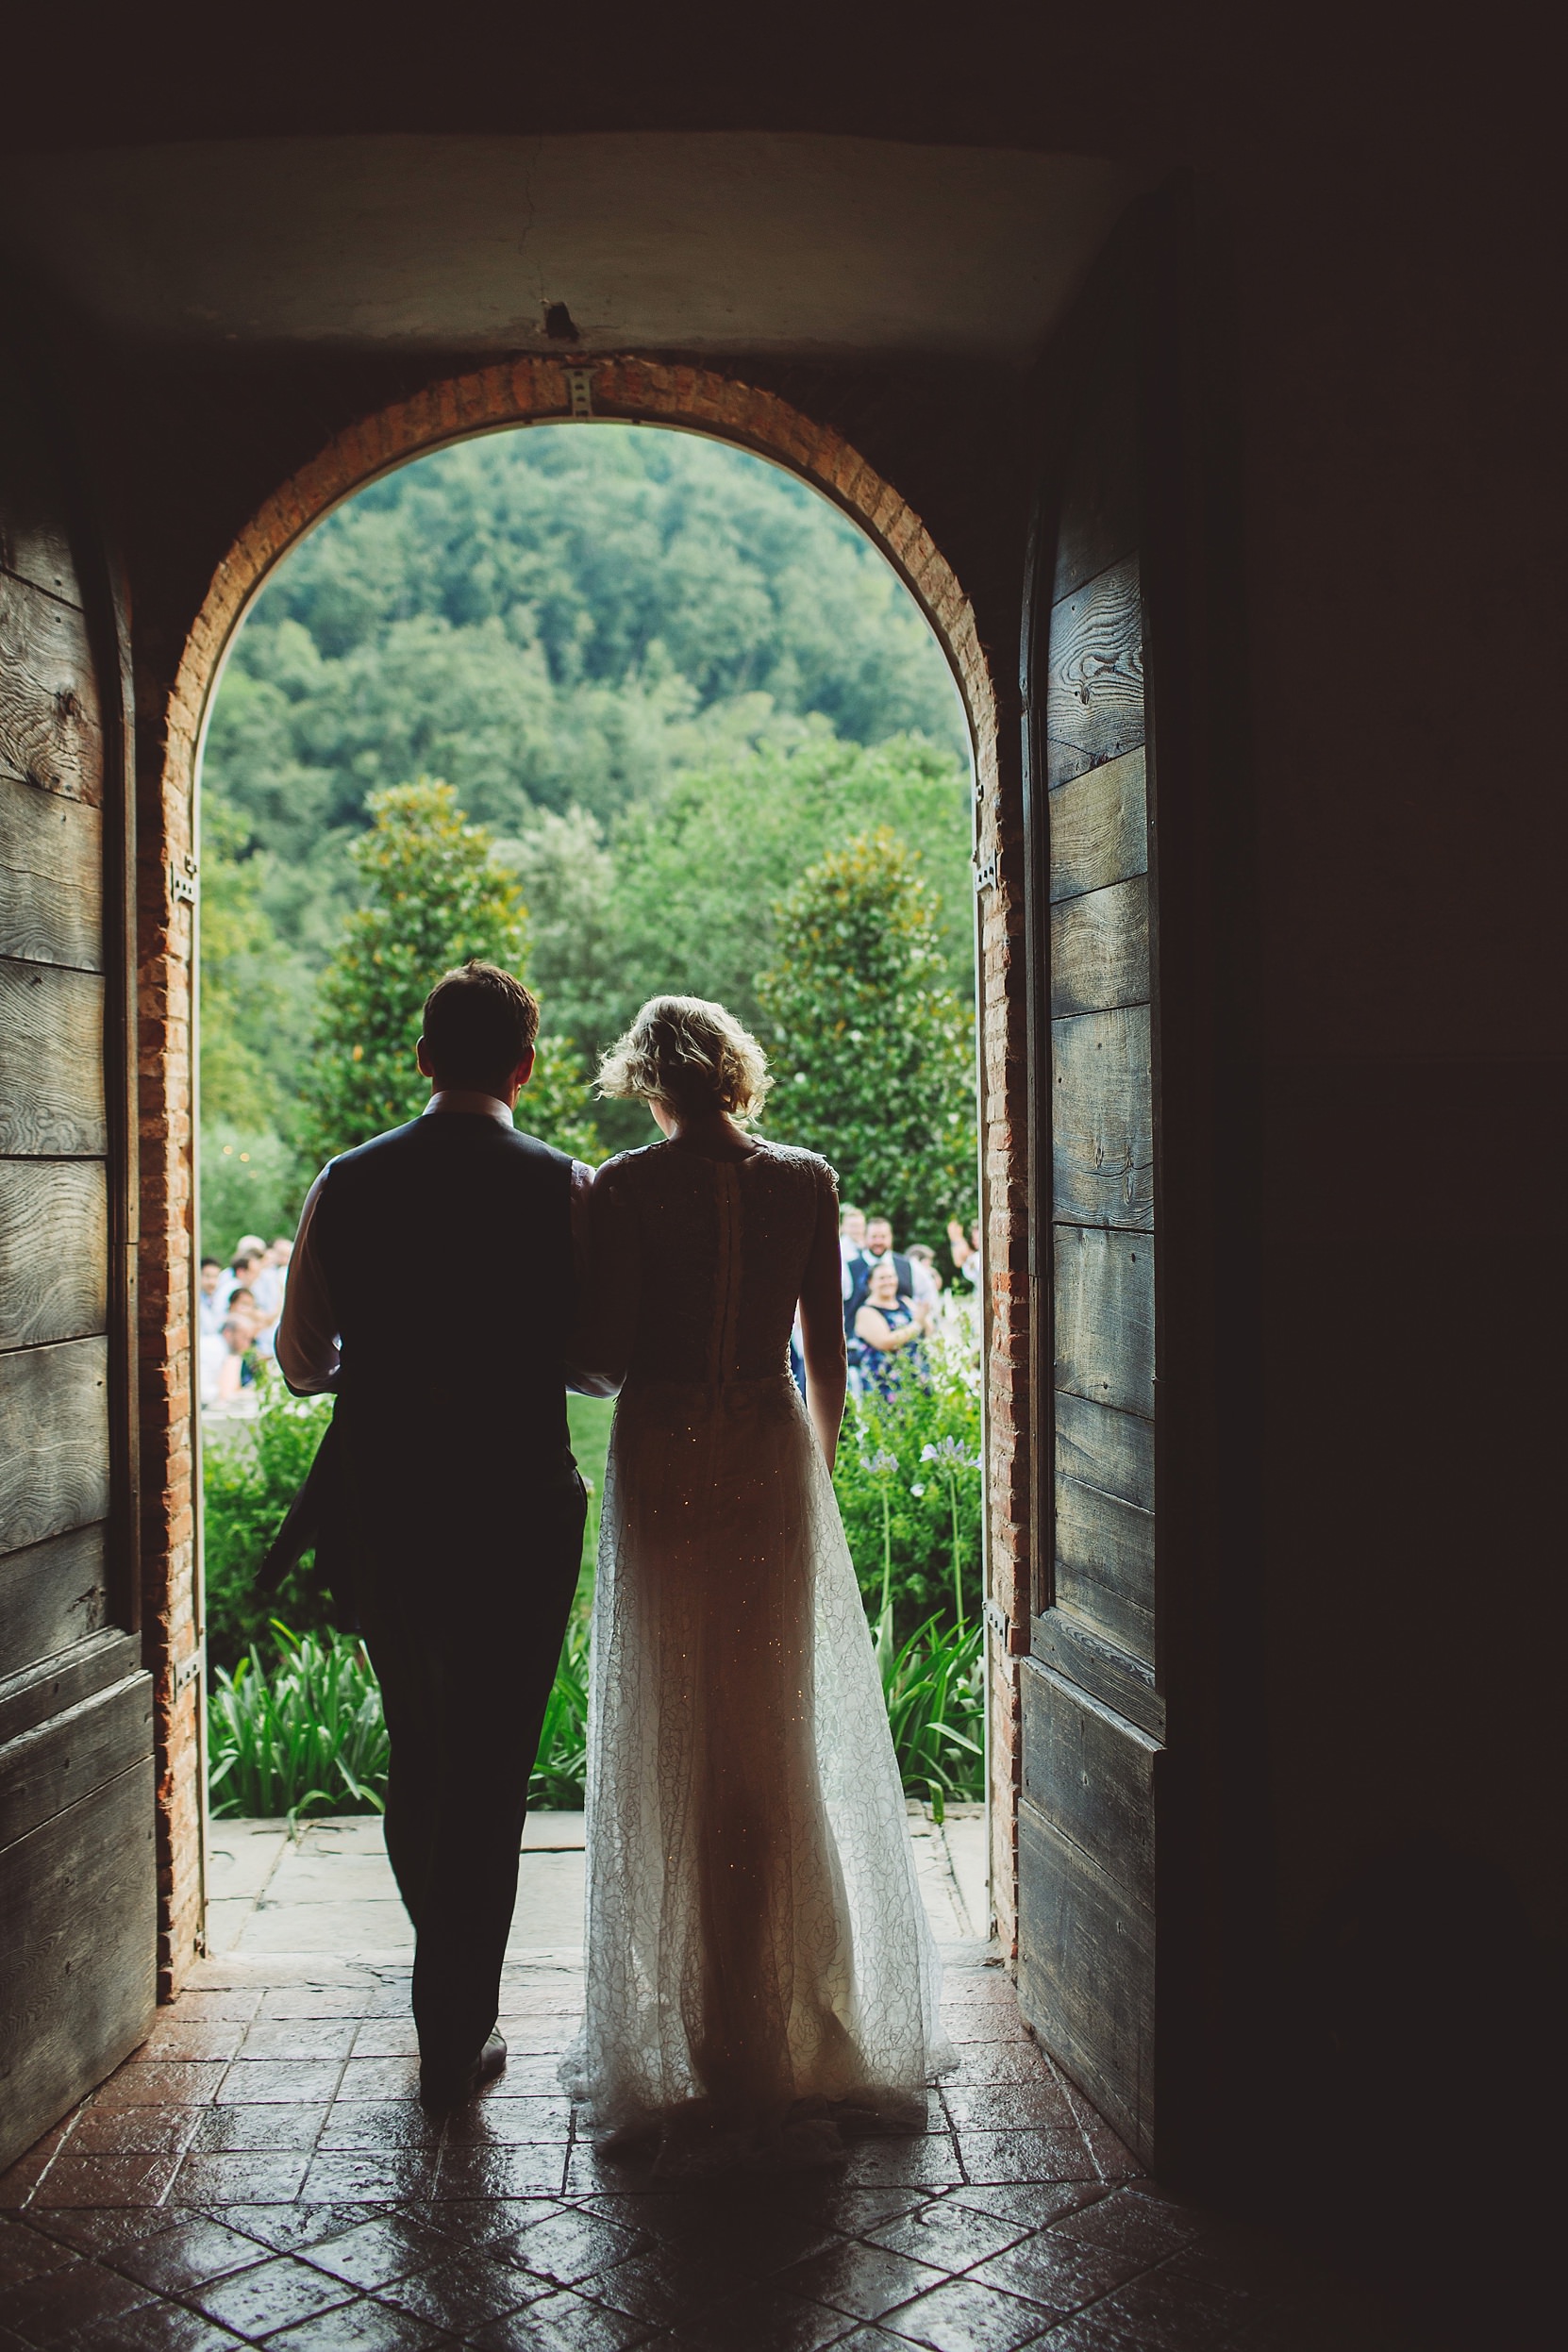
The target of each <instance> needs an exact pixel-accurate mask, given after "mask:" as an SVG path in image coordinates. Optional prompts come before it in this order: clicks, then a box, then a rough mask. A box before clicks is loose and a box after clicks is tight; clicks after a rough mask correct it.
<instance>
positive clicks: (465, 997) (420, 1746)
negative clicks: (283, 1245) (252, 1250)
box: [277, 962, 592, 2108]
mask: <svg viewBox="0 0 1568 2352" xmlns="http://www.w3.org/2000/svg"><path fill="white" fill-rule="evenodd" d="M538 1032H539V1006H538V1003H537V1002H536V1000H535V998H534V997H533V996H532V995H531V994H530V993H529V992H528V990H527V989H525V987H524V986H523V984H522V982H521V981H519V980H515V979H513V978H512V977H511V976H510V974H509V973H506V972H502V971H500V970H498V969H497V968H496V966H495V965H493V964H488V963H478V962H470V963H467V964H464V965H463V967H462V969H461V970H460V971H457V972H449V973H447V975H446V976H445V977H444V978H443V979H442V980H441V981H439V982H438V983H437V985H436V987H435V988H434V989H432V990H431V992H430V994H429V996H428V997H427V998H426V1000H425V1019H424V1034H423V1035H422V1037H421V1038H420V1041H419V1047H418V1058H419V1067H420V1070H421V1071H422V1073H423V1074H424V1076H425V1077H427V1078H428V1079H429V1081H430V1099H429V1101H428V1103H427V1104H426V1105H425V1109H424V1112H423V1114H422V1115H421V1116H420V1117H419V1118H417V1119H412V1120H410V1121H409V1124H408V1126H401V1127H394V1128H392V1131H391V1132H390V1133H389V1134H386V1135H378V1136H376V1137H375V1139H374V1140H373V1141H372V1142H370V1143H362V1144H361V1145H360V1146H359V1150H358V1151H351V1152H345V1153H344V1154H343V1155H342V1158H341V1159H334V1160H332V1161H330V1162H329V1164H328V1165H327V1166H326V1167H325V1169H324V1170H323V1172H322V1174H321V1175H320V1176H318V1177H317V1178H316V1181H315V1183H314V1184H313V1185H312V1186H311V1188H310V1191H309V1195H308V1197H307V1199H306V1203H305V1209H304V1213H303V1214H302V1216H301V1218H300V1226H299V1236H298V1240H297V1242H296V1243H295V1248H294V1256H293V1261H292V1266H291V1268H290V1272H289V1288H288V1293H287V1297H286V1300H285V1304H284V1310H283V1318H282V1322H281V1324H280V1326H279V1327H278V1334H277V1360H278V1363H279V1365H280V1367H281V1369H282V1372H283V1376H284V1378H285V1379H286V1380H287V1381H288V1383H289V1386H290V1388H291V1389H292V1390H293V1391H294V1392H295V1393H296V1394H306V1395H309V1394H315V1393H319V1392H321V1391H323V1390H326V1389H330V1390H332V1391H333V1392H334V1393H335V1394H336V1397H337V1408H336V1411H335V1414H334V1426H333V1436H334V1451H335V1456H336V1461H337V1472H336V1476H337V1477H338V1478H339V1479H341V1482H342V1483H341V1492H340V1493H338V1494H337V1495H336V1496H335V1497H334V1499H333V1508H332V1519H333V1523H334V1526H335V1528H336V1529H337V1531H338V1540H339V1542H340V1543H342V1546H343V1548H344V1549H345V1550H346V1551H347V1553H348V1554H349V1562H348V1564H349V1567H350V1571H351V1575H352V1580H353V1585H354V1592H355V1597H356V1600H357V1603H358V1606H359V1620H360V1624H361V1626H362V1627H363V1631H364V1636H365V1643H366V1646H367V1647H368V1649H369V1651H370V1656H371V1662H372V1664H373V1665H374V1666H375V1672H376V1676H377V1677H378V1679H379V1681H380V1685H381V1696H382V1703H383V1705H384V1707H385V1710H386V1718H387V1727H388V1730H389V1732H390V1734H391V1740H392V1760H391V1771H390V1777H389V1781H388V1789H387V1813H386V1839H387V1852H388V1855H389V1857H390V1858H391V1860H392V1869H393V1871H394V1872H395V1874H396V1877H397V1884H398V1891H399V1893H401V1895H402V1897H403V1900H404V1903H405V1905H406V1906H407V1908H408V1911H409V1917H410V1919H411V1920H412V1921H413V1924H414V1930H415V1939H416V1943H415V1958H414V1980H413V2007H414V2020H415V2023H416V2025H417V2027H418V2029H419V2055H420V2095H421V2097H422V2098H423V2099H424V2100H425V2103H426V2105H428V2106H431V2107H437V2108H443V2107H449V2106H454V2105H456V2104H457V2103H458V2102H459V2101H460V2100H462V2099H465V2098H467V2097H468V2096H470V2095H471V2093H473V2092H475V2091H476V2090H477V2089H478V2088H479V2086H480V2084H481V2083H484V2082H488V2081H490V2080H491V2079H492V2077H494V2076H496V2075H498V2074H499V2073H500V2071H501V2069H502V2067H503V2066H504V2065H505V2064H506V2044H505V2043H504V2042H503V2041H502V2039H501V2037H500V2035H499V2034H498V2033H496V2032H495V2031H494V2027H495V2020H496V2015H497V2011H498V2009H499V2002H500V1981H501V1966H502V1961H503V1960H504V1958H505V1955H506V1948H507V1936H508V1932H509V1927H510V1925H511V1914H512V1906H513V1903H514V1902H515V1900H516V1895H517V1860H518V1849H519V1847H520V1845H521V1843H522V1838H523V1819H524V1813H525V1807H526V1801H527V1790H528V1775H529V1772H530V1770H531V1769H532V1765H533V1760H534V1755H535V1752H536V1749H537V1747H538V1744H539V1735H540V1726H541V1724H542V1719H543V1714H544V1709H545V1704H546V1702H547V1700H548V1698H549V1694H550V1688H551V1684H552V1682H553V1680H554V1677H555V1670H556V1661H557V1659H558V1656H559V1651H560V1645H561V1641H562V1637H563V1635H564V1633H565V1630H566V1621H567V1616H568V1613H569V1611H570V1609H571V1605H572V1595H573V1592H574V1589H575V1583H576V1577H577V1568H578V1563H579V1560H580V1557H581V1551H582V1533H583V1517H584V1510H585V1507H586V1506H585V1498H584V1493H583V1485H582V1481H581V1479H580V1478H579V1477H578V1476H577V1469H576V1464H575V1461H574V1460H573V1458H572V1448H571V1443H570V1437H569V1433H568V1428H567V1419H566V1380H567V1371H566V1349H567V1339H568V1326H569V1324H570V1321H571V1317H572V1314H573V1310H574V1304H575V1292H576V1288H577V1285H578V1282H579V1281H580V1278H581V1276H582V1271H583V1268H582V1253H581V1248H580V1241H579V1237H580V1235H581V1233H582V1231H583V1229H584V1226H585V1224H586V1218H585V1215H584V1209H585V1204H586V1199H587V1193H588V1187H589V1185H590V1182H591V1178H590V1176H589V1173H588V1170H587V1169H586V1168H583V1167H581V1166H580V1165H579V1164H578V1163H576V1162H575V1161H573V1160H571V1159H567V1158H566V1157H565V1156H564V1155H563V1154H562V1153H560V1152H558V1151H552V1150H551V1149H550V1147H549V1146H548V1145H547V1144H544V1143H538V1142H536V1141H535V1139H534V1138H533V1137H532V1136H528V1135H522V1134H519V1133H518V1132H517V1130H516V1129H515V1127H514V1126H513V1124H512V1108H513V1105H514V1104H515V1103H516V1100H517V1096H518V1093H519V1092H520V1090H521V1089H522V1088H523V1087H525V1086H526V1084H527V1083H528V1079H529V1077H530V1076H531V1074H532V1071H533V1062H534V1041H535V1039H536V1037H537V1036H538ZM393 1265H395V1266H396V1267H397V1268H398V1269H399V1276H398V1279H397V1281H396V1282H395V1283H392V1282H389V1281H388V1278H387V1269H388V1267H389V1266H393ZM586 1385H592V1384H591V1383H590V1384H586Z"/></svg>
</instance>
